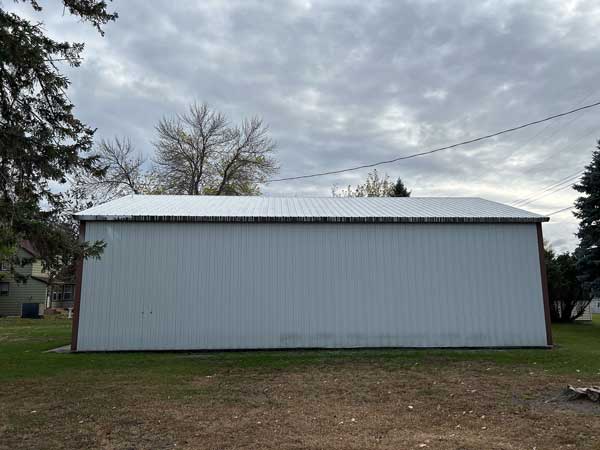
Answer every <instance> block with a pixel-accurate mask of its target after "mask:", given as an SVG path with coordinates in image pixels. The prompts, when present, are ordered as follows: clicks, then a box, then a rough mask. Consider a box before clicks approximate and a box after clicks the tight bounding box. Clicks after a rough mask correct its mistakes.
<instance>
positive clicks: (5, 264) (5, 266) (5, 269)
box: [0, 261, 10, 272]
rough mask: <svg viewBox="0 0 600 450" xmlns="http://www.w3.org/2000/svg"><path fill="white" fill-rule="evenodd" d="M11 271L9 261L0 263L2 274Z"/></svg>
mask: <svg viewBox="0 0 600 450" xmlns="http://www.w3.org/2000/svg"><path fill="white" fill-rule="evenodd" d="M9 270H10V264H9V263H8V261H2V262H0V272H8V271H9Z"/></svg>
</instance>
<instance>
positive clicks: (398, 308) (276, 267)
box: [72, 195, 552, 351]
mask: <svg viewBox="0 0 600 450" xmlns="http://www.w3.org/2000/svg"><path fill="white" fill-rule="evenodd" d="M75 217H76V218H77V219H79V220H80V222H81V226H80V231H81V236H84V237H85V239H87V240H90V241H96V240H102V241H104V242H105V243H106V249H105V250H104V252H103V254H102V257H101V258H100V259H88V260H85V261H84V262H83V263H82V264H80V266H79V268H78V270H77V282H78V289H76V291H77V292H78V295H79V298H76V299H75V315H74V321H73V333H72V336H73V341H72V347H73V349H74V350H78V351H93V350H174V349H178V350H183V349H259V348H301V347H304V348H314V347H322V348H323V347H328V348H348V347H545V346H548V345H552V337H551V331H550V313H549V305H548V296H547V286H546V281H545V270H544V267H543V263H544V254H543V240H542V227H541V225H542V222H545V221H547V220H548V218H547V217H543V216H540V215H538V214H534V213H531V212H528V211H524V210H522V209H517V208H513V207H510V206H507V205H502V204H500V203H496V202H491V201H487V200H483V199H479V198H416V197H408V198H275V197H221V196H213V197H204V196H194V195H182V196H171V195H157V196H150V195H148V196H144V195H133V196H127V197H123V198H120V199H118V200H114V201H112V202H108V203H105V204H103V205H99V206H96V207H94V208H91V209H89V210H87V211H83V212H81V213H79V214H77V215H76V216H75ZM79 293H80V294H79Z"/></svg>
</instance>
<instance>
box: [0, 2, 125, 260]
mask: <svg viewBox="0 0 600 450" xmlns="http://www.w3.org/2000/svg"><path fill="white" fill-rule="evenodd" d="M23 2H25V3H29V4H31V6H32V7H33V9H34V10H35V11H40V10H41V9H42V8H41V6H40V5H39V4H38V2H37V1H35V0H29V1H26V0H23ZM63 4H64V7H65V10H68V11H69V12H70V13H71V14H74V15H76V16H78V17H80V18H81V20H82V21H87V22H89V23H91V24H92V25H93V26H94V27H95V28H96V29H97V30H98V31H99V32H100V33H101V34H102V33H103V31H102V26H103V25H105V24H106V23H108V22H109V21H112V20H115V19H116V17H117V15H116V14H115V13H109V12H107V9H106V8H107V5H106V3H105V2H104V1H99V0H63ZM82 50H83V44H81V43H69V42H57V41H55V40H53V39H51V38H49V37H48V36H46V35H45V34H44V29H43V24H42V23H31V22H29V21H28V20H26V19H24V18H21V17H19V16H18V15H16V14H13V13H9V12H7V11H5V10H3V9H1V8H0V258H2V259H3V260H8V261H9V262H10V263H11V266H12V267H13V268H14V266H15V265H16V264H22V263H23V261H19V260H18V258H17V256H16V248H17V245H18V244H19V242H20V241H21V240H24V239H26V240H29V241H30V242H31V243H32V244H33V245H34V247H35V248H36V249H37V250H38V252H39V253H40V255H41V260H42V263H43V264H44V266H45V267H46V269H48V270H50V269H52V268H56V267H57V266H62V265H63V264H64V263H65V261H69V260H73V259H74V258H76V257H79V256H84V257H87V256H97V255H98V254H99V253H100V252H101V250H102V243H93V244H79V243H77V241H76V240H75V239H74V238H73V236H72V234H71V233H70V232H69V230H70V227H69V225H68V224H65V223H64V222H63V220H62V218H63V217H62V215H61V211H63V210H64V207H65V203H67V202H68V200H67V199H66V198H65V196H64V195H62V194H58V193H56V192H54V191H53V189H52V185H53V184H55V183H58V184H61V183H66V181H67V176H68V174H69V173H72V172H74V171H76V170H81V171H86V172H89V173H93V174H97V175H100V174H101V173H102V169H101V168H100V167H99V166H98V165H97V158H95V157H94V156H91V155H89V154H88V152H89V150H90V149H91V146H92V137H93V134H94V130H92V129H91V128H89V127H88V126H87V125H85V124H84V123H82V122H81V121H80V120H79V119H77V118H76V117H75V116H74V114H73V104H72V103H71V102H70V100H69V98H68V97H67V95H66V90H67V89H68V87H69V84H70V83H69V80H68V79H67V78H66V77H65V76H64V75H62V74H61V73H60V70H59V68H58V67H59V65H60V64H68V65H70V66H71V67H77V66H79V64H80V62H81V58H80V55H81V52H82Z"/></svg>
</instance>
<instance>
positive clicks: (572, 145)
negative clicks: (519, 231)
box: [510, 125, 597, 206]
mask: <svg viewBox="0 0 600 450" xmlns="http://www.w3.org/2000/svg"><path fill="white" fill-rule="evenodd" d="M596 130H597V126H596V125H594V126H592V127H591V128H590V129H589V131H588V130H586V131H588V132H587V133H585V134H583V135H581V136H580V137H579V139H577V140H576V141H575V142H573V143H570V144H569V145H566V146H565V147H564V148H562V149H561V150H559V151H558V152H555V153H553V154H551V155H549V156H548V157H546V158H545V159H544V160H543V161H541V162H539V163H538V164H537V166H541V165H542V164H543V163H544V162H546V161H548V160H549V159H551V158H553V157H555V156H556V155H559V154H561V153H562V152H563V151H565V150H567V149H568V148H570V147H574V146H576V145H577V144H579V142H581V141H582V140H583V139H585V138H587V137H588V136H590V135H591V134H592V133H594V132H595V131H596ZM582 173H583V169H582V170H580V171H578V172H577V173H575V174H571V175H568V176H566V177H564V178H561V179H560V180H558V181H557V182H555V183H553V184H551V185H550V186H546V187H544V188H541V189H538V190H537V191H534V192H532V193H530V194H529V195H528V196H527V197H520V198H518V199H516V200H514V201H513V202H511V203H510V204H511V205H512V206H518V205H519V204H520V203H523V202H525V201H527V200H530V199H532V198H534V197H535V196H537V195H539V194H542V193H544V192H546V191H547V190H549V189H552V188H554V187H556V186H558V185H559V184H562V183H563V182H566V181H569V180H570V179H573V178H574V177H576V176H577V175H580V174H582Z"/></svg>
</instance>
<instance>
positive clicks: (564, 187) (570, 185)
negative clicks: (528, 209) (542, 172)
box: [519, 181, 577, 207]
mask: <svg viewBox="0 0 600 450" xmlns="http://www.w3.org/2000/svg"><path fill="white" fill-rule="evenodd" d="M575 183H577V181H575V182H573V183H571V184H567V185H566V186H562V187H559V188H558V189H554V190H552V191H550V192H547V193H546V194H544V195H540V196H539V197H537V198H534V199H532V200H529V201H528V202H525V203H521V204H520V205H519V207H522V206H525V205H529V204H530V203H534V202H537V201H538V200H541V199H542V198H544V197H548V196H549V195H551V194H555V193H557V192H559V191H563V190H565V189H567V188H570V187H572V186H573V185H575Z"/></svg>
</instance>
